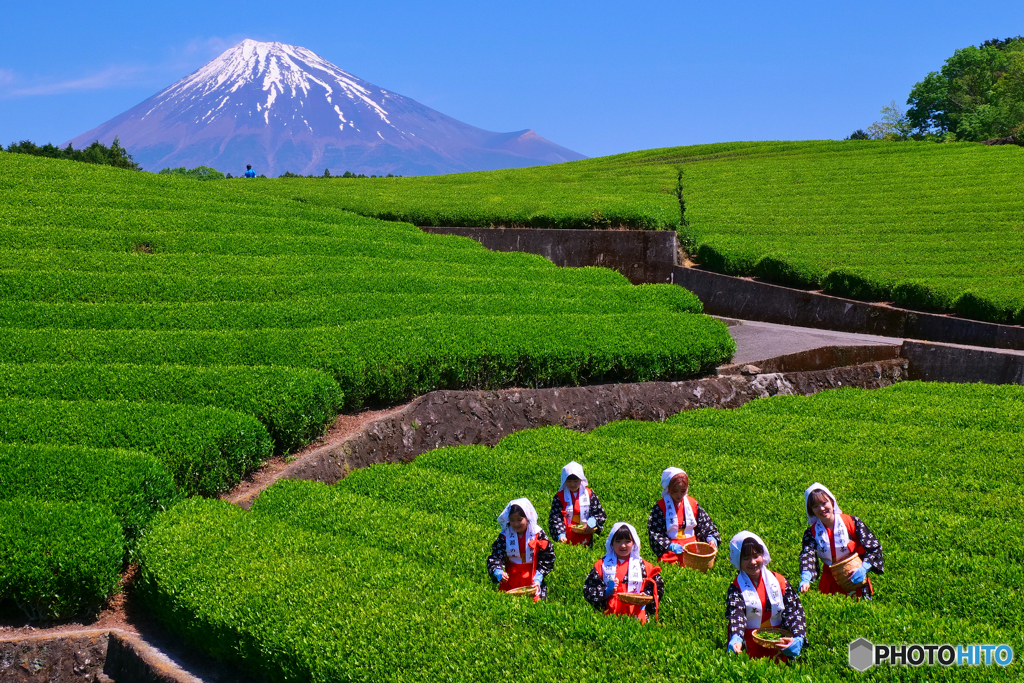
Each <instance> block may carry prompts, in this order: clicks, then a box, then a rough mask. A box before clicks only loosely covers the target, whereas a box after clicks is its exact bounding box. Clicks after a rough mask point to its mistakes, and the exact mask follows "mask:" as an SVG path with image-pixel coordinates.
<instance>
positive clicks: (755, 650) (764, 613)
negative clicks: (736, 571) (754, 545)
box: [735, 572, 789, 663]
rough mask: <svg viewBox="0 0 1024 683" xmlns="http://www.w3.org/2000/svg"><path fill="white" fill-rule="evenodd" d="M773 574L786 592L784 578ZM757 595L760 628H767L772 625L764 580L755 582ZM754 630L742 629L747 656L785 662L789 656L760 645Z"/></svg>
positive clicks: (737, 582) (737, 584)
mask: <svg viewBox="0 0 1024 683" xmlns="http://www.w3.org/2000/svg"><path fill="white" fill-rule="evenodd" d="M772 574H775V578H777V579H778V580H779V588H781V589H782V592H783V593H785V592H786V579H785V577H783V576H782V575H781V574H777V573H775V572H772ZM735 583H736V587H737V588H739V585H740V583H739V580H737V581H736V582H735ZM757 597H758V598H760V599H761V628H767V627H769V626H771V625H772V610H771V603H769V602H768V594H767V593H766V592H765V588H764V581H759V582H758V584H757ZM754 630H755V629H752V628H746V629H743V643H744V644H745V645H746V646H747V656H748V657H750V658H751V659H765V658H767V659H774V660H775V661H777V662H783V663H784V662H787V661H789V657H787V656H786V655H784V654H782V652H781V651H779V650H770V649H768V648H766V647H761V646H760V645H758V644H757V642H756V641H755V640H754Z"/></svg>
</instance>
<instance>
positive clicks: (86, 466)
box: [0, 443, 180, 559]
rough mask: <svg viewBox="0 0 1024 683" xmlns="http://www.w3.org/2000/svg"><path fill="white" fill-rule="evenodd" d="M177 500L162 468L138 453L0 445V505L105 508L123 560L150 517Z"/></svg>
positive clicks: (113, 450)
mask: <svg viewBox="0 0 1024 683" xmlns="http://www.w3.org/2000/svg"><path fill="white" fill-rule="evenodd" d="M179 497H180V494H179V493H178V492H177V490H176V489H175V486H174V478H173V477H171V474H170V472H168V471H167V468H166V467H165V466H164V465H163V463H161V462H160V461H159V460H158V459H157V458H155V457H153V456H151V455H146V454H145V453H142V452H140V451H127V450H117V449H97V448H85V447H82V446H52V445H48V444H21V443H19V444H12V443H0V500H16V499H19V498H34V499H39V500H48V501H63V502H75V503H83V504H87V505H89V506H92V507H94V508H106V509H108V510H109V511H110V512H112V513H113V514H114V516H115V517H116V518H117V520H118V522H119V523H120V525H121V528H122V529H123V530H124V548H125V552H126V559H130V557H131V555H132V554H133V553H134V552H135V547H136V545H137V544H138V541H139V539H140V538H141V537H142V535H143V534H144V532H145V529H146V527H147V526H148V525H149V522H150V520H151V519H152V518H153V515H155V514H156V513H157V512H159V511H161V510H165V509H168V508H170V507H171V506H172V505H173V504H174V503H175V502H176V501H177V500H178V498H179Z"/></svg>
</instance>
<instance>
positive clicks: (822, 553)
mask: <svg viewBox="0 0 1024 683" xmlns="http://www.w3.org/2000/svg"><path fill="white" fill-rule="evenodd" d="M815 491H822V492H824V493H825V495H827V496H828V497H829V498H831V499H832V514H833V515H834V517H833V522H832V536H833V538H834V539H835V544H836V557H832V544H831V543H830V542H829V538H828V529H826V528H825V525H824V524H822V523H821V521H820V520H819V519H818V518H817V517H815V516H814V515H812V514H811V513H810V512H808V513H807V524H808V526H811V527H814V545H815V550H816V551H817V553H818V558H819V559H821V561H822V562H824V563H825V564H827V565H831V564H832V563H833V562H836V561H838V560H842V559H845V558H846V557H847V556H848V555H849V554H850V553H851V552H853V551H852V550H851V549H850V532H849V530H847V528H846V524H845V523H844V522H843V519H842V515H843V511H842V510H840V509H839V503H837V502H836V497H835V496H834V495H832V492H831V491H829V490H828V489H827V488H826V487H825V486H824V485H823V484H819V483H818V482H814V483H813V484H811V485H810V486H808V487H807V489H806V490H805V491H804V509H805V510H806V509H807V508H808V507H809V506H808V504H807V503H808V501H809V500H810V499H811V494H812V493H814V492H815Z"/></svg>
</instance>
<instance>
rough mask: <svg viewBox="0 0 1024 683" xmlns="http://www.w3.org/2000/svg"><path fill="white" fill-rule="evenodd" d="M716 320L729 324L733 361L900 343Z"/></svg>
mask: <svg viewBox="0 0 1024 683" xmlns="http://www.w3.org/2000/svg"><path fill="white" fill-rule="evenodd" d="M719 320H721V321H723V322H725V323H726V324H727V325H729V334H731V335H732V338H733V339H735V340H736V356H735V357H734V358H733V361H732V362H733V363H749V362H751V361H755V360H764V359H766V358H774V357H776V356H785V355H787V354H790V353H798V352H800V351H809V350H810V349H817V348H821V347H822V346H899V345H900V344H902V343H903V340H902V339H899V338H898V337H879V336H876V335H873V334H854V333H851V332H832V331H830V330H818V329H814V328H811V327H793V326H790V325H776V324H774V323H760V322H756V321H753V320H736V319H733V318H719Z"/></svg>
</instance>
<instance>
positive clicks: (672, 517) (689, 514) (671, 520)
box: [661, 467, 697, 540]
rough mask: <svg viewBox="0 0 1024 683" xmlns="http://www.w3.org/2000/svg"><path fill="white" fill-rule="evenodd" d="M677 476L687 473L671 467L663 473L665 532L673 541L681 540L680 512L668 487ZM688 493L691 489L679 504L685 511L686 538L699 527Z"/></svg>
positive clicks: (684, 529) (684, 494) (662, 495)
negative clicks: (688, 500) (689, 502)
mask: <svg viewBox="0 0 1024 683" xmlns="http://www.w3.org/2000/svg"><path fill="white" fill-rule="evenodd" d="M677 474H686V472H684V471H683V470H681V469H679V468H678V467H669V468H667V469H665V470H663V471H662V473H661V499H662V500H663V501H665V530H666V531H667V532H668V537H669V538H671V539H672V540H675V539H677V538H679V510H677V509H676V504H675V501H673V500H672V496H670V495H669V493H668V485H669V484H671V483H672V479H674V478H675V476H676V475H677ZM687 493H689V487H687V491H686V492H684V493H683V500H682V501H680V503H679V506H680V507H681V508H682V509H683V537H684V538H685V537H689V536H693V530H694V529H695V528H696V527H697V518H696V517H695V516H694V514H693V510H692V509H690V505H689V504H688V503H687V501H686V494H687Z"/></svg>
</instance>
